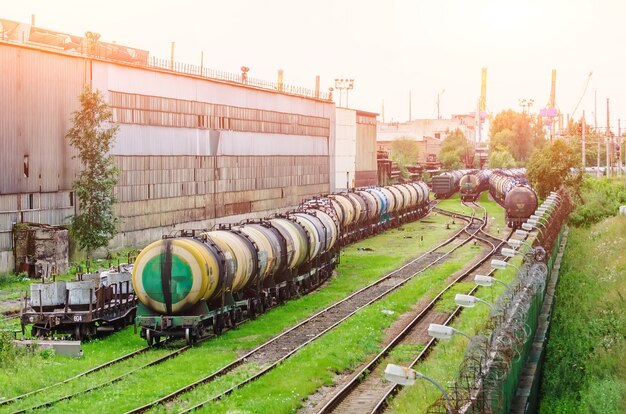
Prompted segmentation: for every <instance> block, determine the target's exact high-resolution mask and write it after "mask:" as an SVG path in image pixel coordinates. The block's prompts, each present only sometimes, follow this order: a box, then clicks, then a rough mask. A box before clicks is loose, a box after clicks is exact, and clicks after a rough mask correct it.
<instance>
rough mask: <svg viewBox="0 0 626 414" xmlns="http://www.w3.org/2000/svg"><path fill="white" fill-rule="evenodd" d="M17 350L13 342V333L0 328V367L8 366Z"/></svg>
mask: <svg viewBox="0 0 626 414" xmlns="http://www.w3.org/2000/svg"><path fill="white" fill-rule="evenodd" d="M17 354H18V350H17V348H16V346H15V345H14V344H13V334H12V333H11V332H9V331H5V330H0V368H8V367H10V366H12V365H13V362H14V361H15V359H16V358H17Z"/></svg>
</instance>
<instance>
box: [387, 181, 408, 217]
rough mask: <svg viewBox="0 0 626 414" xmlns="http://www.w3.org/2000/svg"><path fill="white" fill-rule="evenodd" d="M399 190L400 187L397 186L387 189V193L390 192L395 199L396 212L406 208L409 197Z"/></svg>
mask: <svg viewBox="0 0 626 414" xmlns="http://www.w3.org/2000/svg"><path fill="white" fill-rule="evenodd" d="M401 189H402V187H401V186H397V185H392V186H390V187H389V191H391V192H392V193H393V195H394V196H395V198H396V211H403V210H404V209H405V208H406V207H407V206H408V203H409V199H410V195H409V194H406V195H405V194H404V193H403V192H402V190H401Z"/></svg>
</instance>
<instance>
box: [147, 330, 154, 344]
mask: <svg viewBox="0 0 626 414" xmlns="http://www.w3.org/2000/svg"><path fill="white" fill-rule="evenodd" d="M146 342H148V346H149V347H152V345H154V336H153V335H152V331H151V330H150V329H146Z"/></svg>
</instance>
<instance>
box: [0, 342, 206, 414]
mask: <svg viewBox="0 0 626 414" xmlns="http://www.w3.org/2000/svg"><path fill="white" fill-rule="evenodd" d="M207 339H209V338H204V339H203V341H204V340H207ZM190 348H191V345H185V346H183V347H180V348H178V349H175V350H174V351H172V352H169V353H167V354H166V355H163V356H161V357H159V358H156V359H154V360H152V361H150V362H148V363H146V364H143V365H141V366H139V367H135V368H132V369H131V370H129V371H126V372H124V373H123V374H120V375H118V376H116V377H114V378H112V379H109V380H106V381H104V382H102V383H100V384H97V385H94V386H91V387H89V388H87V389H84V390H80V391H77V392H74V393H70V394H66V395H62V396H59V397H56V398H53V399H50V400H47V401H45V402H42V403H38V404H36V405H33V406H29V407H27V408H20V409H17V410H15V411H13V414H17V413H25V412H29V411H34V410H39V409H42V408H46V407H51V406H53V405H54V404H56V403H59V402H61V401H65V400H69V399H72V398H75V397H77V396H80V395H84V394H87V393H89V392H93V391H96V390H98V389H100V388H103V387H106V386H108V385H111V384H114V383H116V382H119V381H121V380H123V379H124V378H126V377H128V376H130V375H132V374H134V373H136V372H138V371H140V370H142V369H145V368H148V367H151V366H154V365H157V364H160V363H163V362H165V361H167V360H169V359H171V358H174V357H176V356H178V355H180V354H182V353H183V352H185V351H187V350H189V349H190ZM148 349H149V348H148ZM146 350H147V349H146V348H142V349H140V350H138V351H135V352H134V353H130V354H127V355H125V356H123V357H121V358H124V359H123V360H128V359H130V358H131V357H132V356H136V355H138V354H139V353H143V352H145V351H146ZM139 351H141V352H139ZM131 354H132V355H131ZM129 355H131V356H129ZM121 358H118V359H116V360H113V361H110V362H109V363H107V364H103V365H107V366H108V367H110V366H111V365H112V363H114V362H115V363H119V362H120V359H121ZM96 368H97V370H96ZM96 368H93V369H91V370H89V371H85V372H84V373H81V374H79V375H78V376H74V377H72V378H69V379H67V380H65V381H62V382H59V383H57V384H53V385H51V386H48V387H45V388H42V389H40V390H36V391H33V392H31V393H28V394H23V395H22V396H19V398H18V397H15V398H13V399H11V400H7V401H4V402H3V403H6V404H8V403H12V402H16V401H17V400H18V399H23V398H26V397H28V396H33V395H35V394H39V393H42V392H46V391H50V389H51V388H54V387H57V386H59V385H61V384H67V383H68V382H69V381H73V380H75V379H77V378H79V377H82V376H85V375H87V374H86V373H93V372H96V371H99V370H101V369H103V368H106V367H102V366H98V367H96Z"/></svg>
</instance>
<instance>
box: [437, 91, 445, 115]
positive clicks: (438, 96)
mask: <svg viewBox="0 0 626 414" xmlns="http://www.w3.org/2000/svg"><path fill="white" fill-rule="evenodd" d="M445 92H446V90H445V89H444V90H442V91H441V92H439V93H438V94H437V119H441V115H440V114H439V102H440V100H441V95H443V94H444V93H445Z"/></svg>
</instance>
